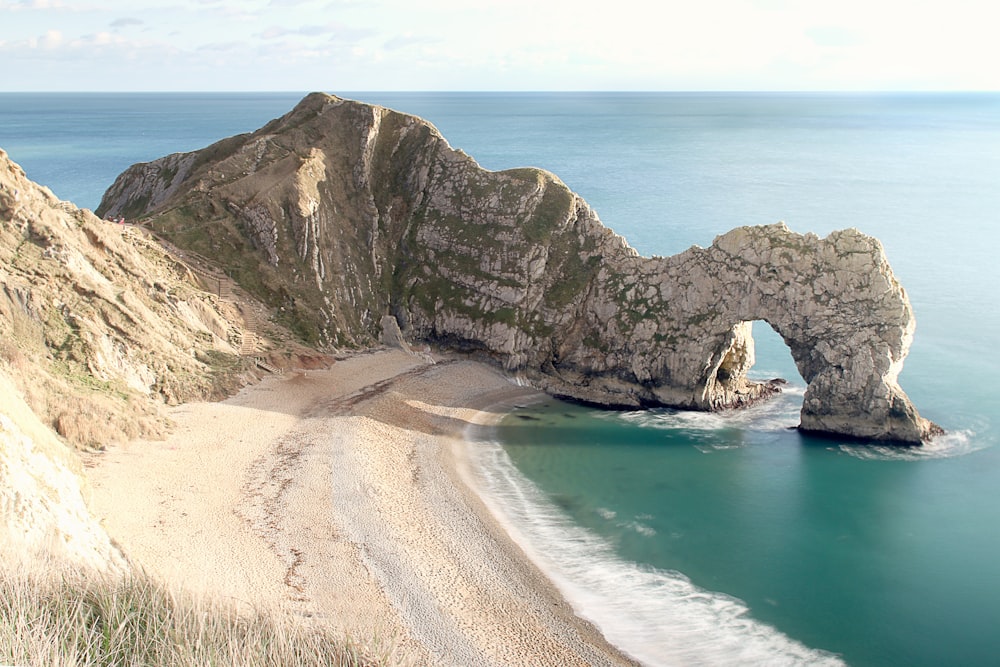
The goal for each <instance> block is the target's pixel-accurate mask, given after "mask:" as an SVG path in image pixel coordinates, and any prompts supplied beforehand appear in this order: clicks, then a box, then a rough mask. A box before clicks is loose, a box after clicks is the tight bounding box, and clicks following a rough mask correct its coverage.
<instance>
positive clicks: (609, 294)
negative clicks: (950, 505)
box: [99, 93, 937, 443]
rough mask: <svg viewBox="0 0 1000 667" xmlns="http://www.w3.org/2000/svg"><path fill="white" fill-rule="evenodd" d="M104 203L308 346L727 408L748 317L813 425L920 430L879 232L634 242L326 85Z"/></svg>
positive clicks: (613, 395)
mask: <svg viewBox="0 0 1000 667" xmlns="http://www.w3.org/2000/svg"><path fill="white" fill-rule="evenodd" d="M99 212H100V213H102V214H104V213H107V214H111V215H113V216H117V215H124V216H126V217H128V218H142V219H144V220H147V221H148V224H149V225H150V226H151V227H152V228H153V229H155V230H156V231H157V233H158V234H162V235H163V236H164V237H166V238H169V239H170V240H171V241H172V242H173V243H175V244H177V245H178V246H181V247H184V248H187V249H191V250H195V251H197V252H199V253H201V254H203V255H207V256H211V257H214V258H217V259H218V260H219V261H221V262H222V263H223V264H224V265H225V266H227V267H228V268H229V270H231V272H232V275H233V277H234V278H235V279H236V280H237V282H239V283H240V284H241V285H243V286H244V287H245V288H246V289H247V290H248V291H249V292H251V293H252V294H254V295H255V296H256V297H257V298H259V299H260V300H261V301H262V302H264V303H265V304H267V305H268V306H269V307H271V308H273V309H274V310H275V312H276V313H277V316H278V318H279V319H280V321H282V322H283V323H284V324H285V325H287V326H289V327H290V328H292V329H293V330H294V331H296V332H297V333H298V335H300V336H301V337H302V338H303V340H305V341H307V342H309V343H310V344H315V345H318V346H321V347H326V348H332V347H337V346H365V345H368V344H370V343H371V342H373V341H375V340H377V339H378V337H379V335H380V332H381V321H382V317H383V316H385V315H386V314H388V315H391V316H393V317H394V318H395V319H396V321H397V322H398V324H399V326H400V328H401V330H402V331H403V334H404V335H405V336H406V337H408V338H409V339H410V340H413V341H422V342H426V343H429V344H432V345H436V346H440V347H444V348H449V349H453V350H458V351H463V352H469V353H473V354H475V355H477V356H478V357H480V358H484V359H488V360H490V361H491V362H492V363H494V364H496V365H498V366H499V367H501V368H503V369H504V370H505V371H506V372H508V373H510V374H513V375H518V376H520V377H523V378H525V379H526V380H527V381H529V382H531V383H533V384H534V385H535V386H538V387H540V388H543V389H545V390H546V391H548V392H550V393H553V394H556V395H560V396H567V397H571V398H574V399H577V400H582V401H587V402H591V403H598V404H603V405H611V406H672V407H681V408H689V409H699V410H718V409H726V408H731V407H739V406H744V405H747V404H750V403H753V402H755V401H757V400H760V399H762V398H764V397H766V396H767V395H769V394H770V393H773V392H774V391H775V390H776V387H775V386H772V385H769V384H760V383H754V382H750V381H749V380H748V379H747V376H746V372H747V370H748V369H749V368H750V367H751V366H752V364H753V339H752V332H751V323H752V322H753V321H754V320H765V321H767V322H769V323H770V324H771V325H772V326H773V327H774V329H775V330H776V331H777V332H778V333H779V334H780V335H781V336H782V337H783V338H784V340H785V342H786V343H787V344H788V346H789V349H790V351H791V354H792V357H793V358H794V359H795V362H796V364H797V366H798V368H799V371H800V372H801V374H802V376H803V377H804V378H805V379H806V381H807V382H808V383H809V387H808V390H807V393H806V397H805V401H804V405H803V410H802V422H801V428H803V429H804V430H808V431H813V432H820V433H835V434H843V435H850V436H856V437H861V438H866V439H877V440H886V441H896V442H905V443H918V442H921V441H922V440H923V439H925V438H927V437H930V436H931V435H932V434H933V433H935V432H937V429H936V427H934V426H933V425H932V424H930V423H928V422H927V421H926V420H924V419H922V418H921V417H920V416H919V414H918V413H917V412H916V410H915V409H914V407H913V406H912V404H911V403H910V401H909V399H908V398H907V397H906V395H905V393H904V392H903V390H902V389H901V388H900V387H899V385H898V383H897V377H898V374H899V371H900V370H901V368H902V364H903V361H904V359H905V357H906V354H907V352H908V350H909V345H910V341H911V340H912V336H913V332H914V327H915V322H914V318H913V312H912V309H911V307H910V304H909V300H908V299H907V297H906V293H905V291H904V290H903V288H902V286H901V285H900V284H899V283H898V281H897V280H896V279H895V277H894V276H893V274H892V269H891V267H890V266H889V264H888V261H887V260H886V257H885V253H884V251H883V249H882V246H881V244H880V243H879V242H878V241H877V240H876V239H873V238H871V237H868V236H865V235H864V234H862V233H860V232H858V231H857V230H853V229H847V230H844V231H840V232H835V233H833V234H831V235H830V236H829V237H827V238H826V239H820V238H818V237H816V236H815V235H812V234H805V235H800V234H796V233H793V232H791V231H790V230H788V229H787V227H785V226H784V225H783V224H774V225H767V226H760V227H746V228H739V229H736V230H733V231H732V232H729V233H728V234H725V235H723V236H720V237H719V238H717V239H716V240H715V242H714V243H713V244H712V246H711V247H709V248H698V247H693V248H691V249H690V250H688V251H685V252H683V253H681V254H679V255H676V256H673V257H668V258H657V257H653V258H645V257H640V256H639V255H638V253H636V252H635V251H634V250H633V249H632V248H631V247H629V246H628V244H627V243H626V242H625V241H624V239H622V238H621V237H619V236H617V235H616V234H614V233H613V232H612V231H611V230H609V229H607V228H606V227H604V226H603V225H602V224H601V222H600V220H599V219H598V217H597V215H596V214H595V213H594V211H593V210H591V209H590V207H589V206H588V205H587V204H586V202H584V201H583V200H582V199H581V198H580V197H578V196H577V195H575V194H574V193H573V192H571V191H570V190H569V189H568V188H567V187H566V186H565V185H564V184H563V183H562V182H560V181H559V180H558V178H556V177H555V176H554V175H552V174H550V173H548V172H545V171H542V170H539V169H515V170H509V171H502V172H490V171H487V170H485V169H482V168H481V167H480V166H479V165H478V164H476V162H475V161H474V160H473V159H472V158H471V157H469V156H467V155H465V154H464V153H462V152H460V151H456V150H454V149H452V148H451V147H450V146H449V145H448V143H447V141H446V140H445V139H444V138H443V137H442V136H441V135H440V134H439V133H438V132H437V130H436V129H435V128H434V127H433V126H432V125H430V124H429V123H427V122H426V121H423V120H421V119H419V118H416V117H413V116H408V115H405V114H401V113H397V112H394V111H391V110H389V109H385V108H382V107H377V106H371V105H366V104H362V103H358V102H351V101H348V100H343V99H340V98H336V97H332V96H329V95H324V94H319V93H316V94H312V95H309V96H307V97H306V98H305V99H303V100H302V102H300V103H299V105H298V106H296V107H295V108H294V109H293V110H292V111H290V112H289V113H288V114H286V115H285V116H283V117H281V118H279V119H276V120H274V121H272V122H271V123H268V124H267V125H265V126H264V127H262V128H261V129H260V130H258V131H256V132H254V133H252V134H246V135H239V136H236V137H230V138H228V139H224V140H222V141H220V142H218V143H216V144H213V145H212V146H209V147H207V148H205V149H202V150H200V151H195V152H193V153H186V154H175V155H170V156H167V157H164V158H162V159H159V160H156V161H154V162H151V163H146V164H139V165H134V166H133V167H131V168H130V169H129V170H127V171H126V172H125V173H123V174H122V175H121V176H120V177H119V178H118V179H117V180H116V182H115V183H114V185H113V186H112V187H111V188H110V189H109V190H108V192H107V193H106V194H105V197H104V199H103V201H102V203H101V206H100V208H99Z"/></svg>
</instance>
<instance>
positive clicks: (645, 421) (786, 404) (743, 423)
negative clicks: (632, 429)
mask: <svg viewBox="0 0 1000 667" xmlns="http://www.w3.org/2000/svg"><path fill="white" fill-rule="evenodd" d="M804 395H805V388H804V387H794V386H786V387H785V388H783V389H782V392H781V394H779V395H777V396H775V397H773V398H771V399H769V400H767V401H764V402H762V403H759V404H757V405H754V406H752V407H749V408H745V409H740V410H724V411H722V412H695V411H692V410H669V409H666V410H634V411H629V412H621V413H607V415H608V418H610V419H621V420H623V421H626V422H629V423H630V424H633V425H636V426H641V427H644V428H657V429H668V430H683V431H686V432H687V435H688V436H695V437H696V436H697V434H698V433H703V434H706V435H711V436H712V438H711V440H712V441H713V442H712V444H711V445H709V446H710V447H712V448H713V449H714V448H718V447H719V446H720V443H719V441H718V438H717V437H716V435H717V433H718V431H721V430H725V429H738V430H742V431H783V430H786V429H789V428H794V427H796V426H798V424H799V412H800V411H801V409H802V397H803V396H804ZM722 446H723V447H731V446H732V445H722Z"/></svg>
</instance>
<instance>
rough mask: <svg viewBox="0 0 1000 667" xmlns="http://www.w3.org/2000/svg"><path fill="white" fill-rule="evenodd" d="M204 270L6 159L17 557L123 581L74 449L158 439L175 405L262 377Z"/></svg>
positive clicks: (6, 319) (0, 395)
mask: <svg viewBox="0 0 1000 667" xmlns="http://www.w3.org/2000/svg"><path fill="white" fill-rule="evenodd" d="M180 162H181V163H183V159H182V160H181V161H180ZM157 174H158V175H161V172H157ZM158 177H159V176H158ZM154 185H155V184H154ZM190 266H191V265H189V264H186V263H185V262H183V261H181V260H180V259H178V258H177V257H176V256H174V255H171V254H170V253H168V252H167V251H166V250H164V248H163V247H162V246H161V245H160V244H159V243H156V242H154V241H153V240H152V239H151V238H150V237H149V235H148V233H146V232H143V231H141V230H137V229H134V228H132V227H130V226H122V225H117V224H112V223H109V222H105V221H103V220H100V219H98V218H97V217H96V216H94V215H93V214H92V213H90V212H89V211H86V210H82V209H78V208H77V207H75V206H73V205H72V204H70V203H68V202H61V201H59V200H58V199H57V198H56V197H55V196H54V195H53V194H52V193H51V192H50V191H49V190H48V189H46V188H43V187H40V186H39V185H37V184H35V183H33V182H31V181H30V180H28V178H27V177H26V176H25V174H24V172H23V170H22V169H21V168H20V167H19V166H18V165H16V164H14V163H13V162H11V161H10V159H9V158H8V157H7V154H6V153H4V152H3V151H2V150H0V551H3V552H4V554H5V555H4V557H6V555H7V554H9V553H16V554H20V555H22V556H24V557H25V558H30V557H32V555H34V554H38V553H44V554H48V555H54V556H62V557H66V558H68V559H70V560H72V561H74V562H77V563H80V564H87V565H90V566H93V567H96V568H99V569H109V570H120V569H122V568H123V567H124V562H123V560H122V558H121V556H120V555H119V554H118V552H117V551H116V550H115V548H114V547H113V546H112V545H111V543H110V541H109V540H108V537H107V535H106V534H105V533H104V532H103V529H102V528H101V527H100V525H99V524H98V523H97V521H95V520H94V519H93V518H91V517H90V515H89V513H88V510H87V506H86V502H85V499H86V495H85V484H84V482H83V476H82V474H81V472H82V466H81V465H80V462H79V460H78V459H77V457H76V455H75V454H74V453H73V451H72V447H81V448H102V447H104V446H105V445H107V444H109V443H113V442H122V441H125V440H128V439H131V438H135V437H156V436H158V435H160V434H162V433H163V432H164V431H165V429H166V421H165V419H164V417H163V416H162V414H161V411H160V410H159V406H161V405H162V404H163V403H176V402H180V401H184V400H194V399H199V398H211V397H220V396H222V395H223V394H224V393H226V392H228V391H229V390H234V389H236V388H237V387H238V386H240V385H241V384H243V383H244V381H245V379H246V380H249V379H251V378H250V377H249V375H250V370H249V368H248V364H247V363H244V361H243V360H241V359H240V357H239V355H238V350H237V348H238V347H239V344H240V342H241V334H243V335H245V332H243V331H241V329H242V328H243V327H244V325H245V322H244V318H243V317H242V316H241V315H240V312H239V311H238V309H237V307H236V304H234V303H224V302H223V301H222V300H221V299H220V298H219V297H218V295H217V294H211V293H209V292H207V291H205V290H203V289H201V288H200V287H199V282H200V280H199V279H198V278H196V276H195V275H194V274H192V272H191V271H190ZM67 445H69V446H67ZM8 547H9V549H8Z"/></svg>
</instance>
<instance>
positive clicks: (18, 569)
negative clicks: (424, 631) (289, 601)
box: [0, 564, 383, 667]
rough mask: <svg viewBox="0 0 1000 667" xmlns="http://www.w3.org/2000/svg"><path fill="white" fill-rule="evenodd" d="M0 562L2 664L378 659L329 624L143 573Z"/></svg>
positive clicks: (352, 665)
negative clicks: (181, 588) (179, 587)
mask: <svg viewBox="0 0 1000 667" xmlns="http://www.w3.org/2000/svg"><path fill="white" fill-rule="evenodd" d="M40 570H41V568H38V567H31V566H11V565H10V564H8V565H5V566H2V567H0V664H6V665H24V666H27V665H102V666H105V665H106V666H114V667H118V666H122V667H125V666H128V667H131V666H137V665H151V666H152V665H156V666H158V667H159V666H163V667H173V666H178V667H179V666H184V667H194V666H196V665H197V666H199V667H200V666H202V665H220V666H221V665H254V666H256V665H261V666H263V665H275V666H277V665H297V666H298V665H302V666H312V665H317V666H318V665H324V666H327V667H375V666H376V665H379V664H383V663H382V662H381V661H376V660H373V659H371V658H369V657H367V656H366V655H365V652H364V651H363V650H361V649H360V648H359V647H358V646H356V645H354V644H352V643H350V642H348V641H346V640H345V639H344V638H343V637H341V636H339V635H338V634H337V633H335V632H334V631H333V630H332V629H329V628H326V627H323V626H322V625H319V624H317V623H312V622H309V621H308V620H307V619H300V618H298V617H293V616H291V615H289V614H287V613H281V612H270V611H262V610H259V609H253V610H241V609H237V608H236V607H235V606H233V605H232V604H229V603H226V602H221V601H218V600H210V599H204V598H199V597H196V596H194V595H191V594H188V593H185V592H178V591H176V590H172V589H169V588H167V587H166V586H164V585H163V584H160V583H158V582H157V581H156V580H154V579H153V578H151V577H149V576H148V575H144V574H132V575H126V576H124V577H113V576H108V575H99V574H94V573H88V574H84V573H81V572H78V571H73V570H68V569H65V568H63V569H62V572H61V573H59V574H52V573H51V572H50V573H43V572H41V571H40Z"/></svg>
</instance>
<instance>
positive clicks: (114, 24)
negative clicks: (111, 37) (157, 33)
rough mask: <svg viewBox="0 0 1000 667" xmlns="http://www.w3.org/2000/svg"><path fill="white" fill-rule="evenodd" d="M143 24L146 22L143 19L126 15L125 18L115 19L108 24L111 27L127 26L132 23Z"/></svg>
mask: <svg viewBox="0 0 1000 667" xmlns="http://www.w3.org/2000/svg"><path fill="white" fill-rule="evenodd" d="M145 24H146V22H145V21H143V20H142V19H136V18H128V17H126V18H120V19H115V20H114V21H112V22H111V23H110V24H109V25H110V26H111V27H112V28H128V27H130V26H134V25H145Z"/></svg>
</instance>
